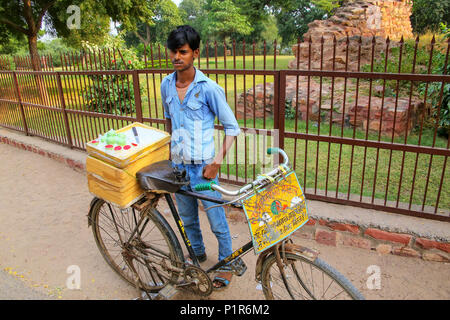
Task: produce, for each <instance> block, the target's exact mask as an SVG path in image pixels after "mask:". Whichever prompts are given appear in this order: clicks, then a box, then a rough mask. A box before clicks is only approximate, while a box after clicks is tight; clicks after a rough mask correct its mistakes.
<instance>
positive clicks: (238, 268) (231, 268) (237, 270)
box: [217, 258, 247, 277]
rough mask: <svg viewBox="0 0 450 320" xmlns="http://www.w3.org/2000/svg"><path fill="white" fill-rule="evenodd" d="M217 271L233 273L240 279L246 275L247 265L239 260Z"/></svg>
mask: <svg viewBox="0 0 450 320" xmlns="http://www.w3.org/2000/svg"><path fill="white" fill-rule="evenodd" d="M217 271H219V272H232V273H233V274H234V275H236V276H238V277H240V276H242V275H243V274H244V273H245V271H247V265H246V264H245V262H244V261H243V260H242V259H240V258H238V259H236V260H235V261H233V262H231V263H229V264H228V265H225V266H223V267H221V268H219V269H217Z"/></svg>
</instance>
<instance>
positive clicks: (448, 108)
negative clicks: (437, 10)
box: [419, 24, 450, 137]
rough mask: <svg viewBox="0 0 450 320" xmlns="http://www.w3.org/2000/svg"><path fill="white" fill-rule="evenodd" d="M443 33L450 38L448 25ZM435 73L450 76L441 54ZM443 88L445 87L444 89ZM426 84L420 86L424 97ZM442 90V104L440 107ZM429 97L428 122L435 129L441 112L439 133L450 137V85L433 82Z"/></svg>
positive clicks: (428, 93)
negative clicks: (429, 110)
mask: <svg viewBox="0 0 450 320" xmlns="http://www.w3.org/2000/svg"><path fill="white" fill-rule="evenodd" d="M441 31H442V33H443V34H444V38H446V39H448V38H450V28H448V27H447V25H446V24H441ZM433 73H437V74H447V75H448V74H450V64H447V69H445V55H444V54H442V53H440V63H439V65H438V67H437V68H436V69H435V70H433ZM442 86H444V87H443V88H442ZM425 89H426V84H425V83H421V84H420V85H419V92H420V94H422V95H424V94H425ZM441 90H442V102H441V105H440V107H439V102H440V99H441ZM427 96H428V97H429V98H430V99H431V114H430V117H431V119H429V120H431V121H428V122H429V124H430V125H431V126H433V127H434V125H435V123H436V119H437V117H438V110H440V111H439V122H438V127H439V133H440V134H442V135H445V136H447V137H448V135H449V133H450V83H446V84H444V83H440V82H432V83H430V84H429V85H428V91H427Z"/></svg>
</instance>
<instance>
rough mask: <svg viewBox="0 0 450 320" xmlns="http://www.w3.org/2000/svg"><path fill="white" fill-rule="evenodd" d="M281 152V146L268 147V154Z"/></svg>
mask: <svg viewBox="0 0 450 320" xmlns="http://www.w3.org/2000/svg"><path fill="white" fill-rule="evenodd" d="M272 153H280V148H267V154H272Z"/></svg>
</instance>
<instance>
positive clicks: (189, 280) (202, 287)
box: [178, 266, 213, 296]
mask: <svg viewBox="0 0 450 320" xmlns="http://www.w3.org/2000/svg"><path fill="white" fill-rule="evenodd" d="M184 280H185V282H184V283H182V284H179V285H178V287H189V289H191V290H192V291H194V293H195V294H197V295H200V296H209V295H210V294H211V293H212V291H213V283H212V281H211V279H210V278H209V276H208V274H207V273H206V272H205V271H203V270H202V269H200V268H199V267H196V266H188V267H187V268H186V269H185V270H184Z"/></svg>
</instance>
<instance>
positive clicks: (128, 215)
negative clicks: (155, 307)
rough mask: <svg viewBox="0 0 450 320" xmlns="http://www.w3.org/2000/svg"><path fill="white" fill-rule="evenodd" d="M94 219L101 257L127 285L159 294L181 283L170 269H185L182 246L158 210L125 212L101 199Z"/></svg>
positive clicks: (96, 206) (92, 213) (129, 209)
mask: <svg viewBox="0 0 450 320" xmlns="http://www.w3.org/2000/svg"><path fill="white" fill-rule="evenodd" d="M90 217H91V219H92V221H91V222H92V232H93V233H94V238H95V241H96V243H97V246H98V248H99V249H100V252H101V254H102V255H103V257H104V258H105V260H106V262H107V263H108V264H109V265H110V266H111V267H112V268H113V270H114V271H116V272H117V273H118V274H119V275H120V276H121V277H122V278H124V279H125V280H126V281H128V282H129V283H131V284H132V285H136V284H137V285H138V286H139V287H140V288H141V289H145V290H147V291H149V292H157V291H159V290H161V289H162V288H163V287H164V286H165V285H166V284H167V283H168V282H175V281H176V280H177V278H178V276H179V273H177V272H174V271H170V270H168V269H167V268H166V266H171V265H176V266H178V267H180V266H181V265H182V261H183V254H182V250H181V246H180V244H179V242H178V240H177V239H176V236H175V234H174V232H173V230H172V229H171V228H170V226H169V225H168V223H167V221H166V220H165V219H164V218H163V217H162V216H161V214H160V213H159V212H158V211H157V210H156V209H154V208H152V207H147V208H145V209H144V210H142V211H138V210H136V209H134V208H127V209H124V210H121V209H119V208H117V207H115V206H113V205H111V204H109V203H107V202H105V201H103V200H101V199H97V200H96V201H95V203H94V204H93V206H92V208H91V213H90ZM136 226H138V227H137V228H136ZM150 256H151V257H152V258H154V259H150V260H151V261H149V259H148V258H150ZM127 261H128V262H127ZM178 262H179V263H178ZM133 269H134V270H133ZM136 276H138V277H139V280H140V281H137V278H136ZM136 281H137V283H136Z"/></svg>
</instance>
